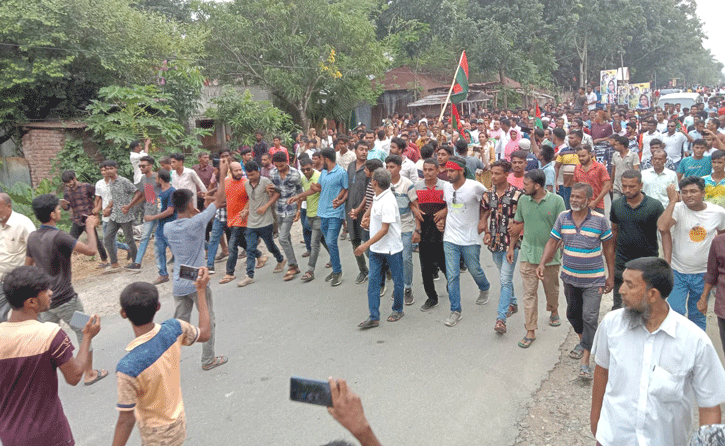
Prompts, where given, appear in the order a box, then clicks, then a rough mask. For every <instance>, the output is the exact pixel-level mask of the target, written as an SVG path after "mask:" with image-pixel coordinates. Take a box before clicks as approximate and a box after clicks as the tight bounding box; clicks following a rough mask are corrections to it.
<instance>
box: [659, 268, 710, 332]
mask: <svg viewBox="0 0 725 446" xmlns="http://www.w3.org/2000/svg"><path fill="white" fill-rule="evenodd" d="M672 272H673V273H674V276H675V286H674V288H672V292H671V293H670V295H669V297H667V302H669V304H670V306H671V307H672V309H673V310H675V311H676V312H678V313H680V314H681V315H683V316H684V315H685V314H687V318H688V319H690V320H691V321H692V322H694V323H695V324H696V325H697V326H698V327H700V328H702V329H703V330H704V329H705V326H706V322H707V319H706V318H705V315H704V314H702V313H700V310H698V309H697V301H698V300H700V296H702V290H703V289H704V288H705V274H704V273H702V274H682V273H680V272H677V271H675V270H672Z"/></svg>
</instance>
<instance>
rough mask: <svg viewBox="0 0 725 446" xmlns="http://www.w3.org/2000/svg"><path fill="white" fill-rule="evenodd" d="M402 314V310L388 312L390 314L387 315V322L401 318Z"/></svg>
mask: <svg viewBox="0 0 725 446" xmlns="http://www.w3.org/2000/svg"><path fill="white" fill-rule="evenodd" d="M403 316H404V314H403V312H402V311H393V312H392V313H390V316H388V322H398V321H399V320H401V319H402V318H403Z"/></svg>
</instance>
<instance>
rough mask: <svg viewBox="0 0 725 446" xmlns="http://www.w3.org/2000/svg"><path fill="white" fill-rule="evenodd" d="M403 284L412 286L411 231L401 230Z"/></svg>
mask: <svg viewBox="0 0 725 446" xmlns="http://www.w3.org/2000/svg"><path fill="white" fill-rule="evenodd" d="M401 235H402V237H403V285H404V286H405V289H406V290H407V289H410V288H413V233H412V232H403V233H402V234H401Z"/></svg>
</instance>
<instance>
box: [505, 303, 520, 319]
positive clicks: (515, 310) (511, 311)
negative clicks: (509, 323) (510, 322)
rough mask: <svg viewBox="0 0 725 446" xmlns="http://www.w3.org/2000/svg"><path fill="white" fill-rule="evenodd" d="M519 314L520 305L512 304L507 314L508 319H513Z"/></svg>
mask: <svg viewBox="0 0 725 446" xmlns="http://www.w3.org/2000/svg"><path fill="white" fill-rule="evenodd" d="M518 312H519V306H518V304H511V305H509V309H508V311H507V312H506V317H511V316H513V315H514V314H516V313H518Z"/></svg>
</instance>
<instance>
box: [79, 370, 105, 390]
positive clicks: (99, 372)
mask: <svg viewBox="0 0 725 446" xmlns="http://www.w3.org/2000/svg"><path fill="white" fill-rule="evenodd" d="M106 376H108V371H106V370H103V369H96V378H95V379H93V380H92V381H88V382H87V383H86V382H84V383H83V385H85V386H92V385H93V384H95V383H97V382H98V381H100V380H102V379H103V378H105V377H106Z"/></svg>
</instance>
